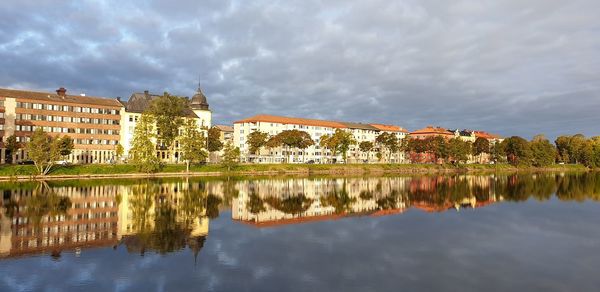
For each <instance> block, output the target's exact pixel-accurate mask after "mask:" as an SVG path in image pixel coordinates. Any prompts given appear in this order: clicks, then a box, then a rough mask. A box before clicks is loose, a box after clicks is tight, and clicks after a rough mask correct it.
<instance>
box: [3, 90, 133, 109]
mask: <svg viewBox="0 0 600 292" xmlns="http://www.w3.org/2000/svg"><path fill="white" fill-rule="evenodd" d="M0 97H5V98H6V97H12V98H23V99H34V100H40V101H47V102H61V103H62V102H65V103H76V104H92V105H100V106H110V107H122V106H123V105H122V104H121V103H120V102H119V101H118V100H117V99H115V98H105V97H94V96H79V95H65V96H64V97H63V96H60V95H58V94H56V93H48V92H39V91H31V90H17V89H7V88H0Z"/></svg>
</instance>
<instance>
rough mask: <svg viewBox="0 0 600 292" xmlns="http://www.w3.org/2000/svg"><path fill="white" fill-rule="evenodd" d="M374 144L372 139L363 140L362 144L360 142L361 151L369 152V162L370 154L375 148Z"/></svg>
mask: <svg viewBox="0 0 600 292" xmlns="http://www.w3.org/2000/svg"><path fill="white" fill-rule="evenodd" d="M374 146H375V145H374V144H373V142H370V141H362V142H360V144H358V148H359V149H360V151H361V152H365V153H367V162H368V161H369V160H370V159H369V156H370V155H369V154H371V150H372V149H373V147H374Z"/></svg>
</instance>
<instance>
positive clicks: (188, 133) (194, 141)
mask: <svg viewBox="0 0 600 292" xmlns="http://www.w3.org/2000/svg"><path fill="white" fill-rule="evenodd" d="M182 130H183V131H182V133H181V136H180V137H179V149H180V150H181V158H182V159H183V160H185V170H186V172H190V164H191V163H193V162H194V161H199V162H203V161H206V157H207V156H208V155H207V153H206V151H205V150H204V145H205V143H204V135H203V134H202V133H201V132H200V131H199V130H198V125H197V124H196V121H195V120H194V119H186V120H185V121H184V123H183V129H182Z"/></svg>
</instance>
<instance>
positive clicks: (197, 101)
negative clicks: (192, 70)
mask: <svg viewBox="0 0 600 292" xmlns="http://www.w3.org/2000/svg"><path fill="white" fill-rule="evenodd" d="M190 106H191V107H192V108H193V109H200V110H208V102H207V101H206V96H205V95H204V93H202V89H200V87H199V86H198V90H197V91H196V94H194V96H192V100H191V102H190Z"/></svg>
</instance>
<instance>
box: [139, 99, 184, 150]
mask: <svg viewBox="0 0 600 292" xmlns="http://www.w3.org/2000/svg"><path fill="white" fill-rule="evenodd" d="M187 108H188V101H187V99H185V98H182V97H178V96H175V95H170V94H169V93H167V92H165V93H164V94H163V95H162V96H160V97H158V98H156V99H154V100H152V102H151V103H150V105H149V106H148V108H147V109H146V113H147V114H150V115H152V117H153V118H154V122H155V124H156V133H157V134H156V139H157V143H158V146H159V147H160V148H161V149H163V150H166V149H168V150H169V151H170V152H171V153H172V152H173V149H174V145H175V139H177V137H178V136H179V128H180V127H181V126H182V125H183V117H184V116H185V110H186V109H187Z"/></svg>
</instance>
